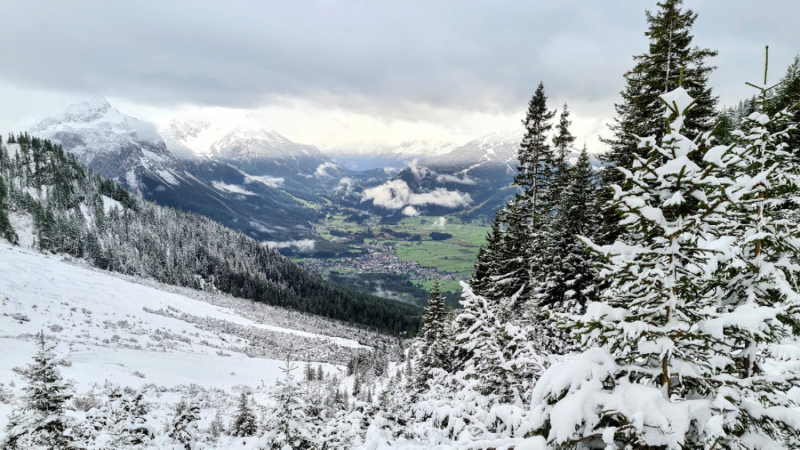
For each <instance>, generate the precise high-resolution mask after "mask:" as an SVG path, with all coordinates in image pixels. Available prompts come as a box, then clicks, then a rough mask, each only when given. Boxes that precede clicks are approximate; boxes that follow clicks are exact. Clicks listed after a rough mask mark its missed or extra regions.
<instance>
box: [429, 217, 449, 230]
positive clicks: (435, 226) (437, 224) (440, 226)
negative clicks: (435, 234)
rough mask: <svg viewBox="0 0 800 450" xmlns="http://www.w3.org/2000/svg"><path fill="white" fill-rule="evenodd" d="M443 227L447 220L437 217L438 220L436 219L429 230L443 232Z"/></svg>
mask: <svg viewBox="0 0 800 450" xmlns="http://www.w3.org/2000/svg"><path fill="white" fill-rule="evenodd" d="M445 225H447V218H446V217H439V218H438V219H436V222H433V225H431V228H432V229H439V230H444V227H445Z"/></svg>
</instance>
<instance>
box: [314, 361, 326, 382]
mask: <svg viewBox="0 0 800 450" xmlns="http://www.w3.org/2000/svg"><path fill="white" fill-rule="evenodd" d="M316 378H317V380H319V381H322V380H324V379H325V372H324V371H323V370H322V364H320V365H318V366H317V375H316Z"/></svg>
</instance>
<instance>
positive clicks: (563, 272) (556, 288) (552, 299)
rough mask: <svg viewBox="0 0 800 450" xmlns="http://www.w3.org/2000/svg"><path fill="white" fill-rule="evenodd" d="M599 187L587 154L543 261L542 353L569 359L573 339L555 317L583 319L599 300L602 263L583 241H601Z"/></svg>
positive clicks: (537, 313) (538, 310)
mask: <svg viewBox="0 0 800 450" xmlns="http://www.w3.org/2000/svg"><path fill="white" fill-rule="evenodd" d="M596 186H597V183H596V180H595V174H594V170H593V168H592V165H591V163H590V161H589V154H588V152H587V151H586V148H585V147H584V149H583V150H582V151H581V153H580V156H579V158H578V161H577V163H576V164H575V167H574V168H572V170H571V171H570V173H569V177H568V180H567V186H566V188H565V192H564V193H563V195H562V196H561V202H560V204H559V207H558V209H557V211H556V213H555V216H554V218H553V220H552V224H551V226H550V227H549V229H548V233H547V244H546V249H545V251H544V255H545V257H543V258H542V259H541V262H540V264H541V270H540V273H541V275H540V282H539V283H538V284H537V285H536V292H535V293H534V294H535V299H536V301H535V302H534V303H533V305H532V306H531V307H532V309H533V311H532V313H533V318H534V319H533V320H534V321H535V322H536V328H535V332H536V333H537V334H538V335H539V340H540V342H541V343H542V344H543V347H542V348H540V349H539V351H540V352H542V353H563V352H565V351H567V350H568V349H569V347H570V343H569V339H568V336H566V334H565V332H564V331H563V330H559V329H558V328H557V327H556V326H555V322H554V321H553V320H552V319H551V318H550V317H549V316H548V314H549V313H553V312H556V313H566V312H572V313H579V312H582V311H583V309H584V307H585V305H586V304H587V303H589V302H592V301H594V300H597V298H598V295H599V292H600V289H599V288H598V283H599V274H598V270H597V268H596V267H595V266H596V262H595V261H594V258H593V257H592V255H590V254H589V252H588V251H587V250H586V246H585V245H584V244H583V243H582V242H581V241H580V240H578V236H585V237H595V233H597V231H598V226H599V220H598V217H597V216H598V212H599V205H598V204H597V187H596Z"/></svg>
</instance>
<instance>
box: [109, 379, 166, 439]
mask: <svg viewBox="0 0 800 450" xmlns="http://www.w3.org/2000/svg"><path fill="white" fill-rule="evenodd" d="M147 411H148V405H147V403H146V402H145V400H144V393H143V392H142V391H141V390H138V391H136V392H133V393H132V394H127V393H126V394H124V395H123V396H122V398H121V399H120V401H119V416H120V420H119V421H118V429H117V431H116V433H115V434H116V439H115V441H114V444H115V446H116V447H118V448H131V449H135V448H143V447H145V446H146V445H147V444H148V442H150V441H151V440H153V438H155V435H156V433H155V430H154V429H153V428H152V427H151V426H150V425H148V424H147V417H146V416H147Z"/></svg>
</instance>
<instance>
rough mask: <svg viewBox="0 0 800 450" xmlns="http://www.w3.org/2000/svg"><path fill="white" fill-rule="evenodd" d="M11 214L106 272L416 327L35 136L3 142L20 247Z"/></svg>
mask: <svg viewBox="0 0 800 450" xmlns="http://www.w3.org/2000/svg"><path fill="white" fill-rule="evenodd" d="M209 201H213V200H209ZM9 215H11V216H20V215H23V216H24V215H27V216H29V217H30V218H32V222H33V239H34V242H35V244H34V245H35V247H37V248H38V249H40V250H42V251H47V252H54V253H65V254H69V255H72V256H74V257H77V258H84V259H85V260H86V261H87V262H89V264H91V265H93V266H96V267H99V268H102V269H105V270H111V271H115V272H121V273H125V274H133V275H139V276H144V277H150V278H154V279H156V280H158V281H161V282H164V283H169V284H175V285H179V286H190V287H194V288H197V289H215V290H219V291H222V292H226V293H230V294H232V295H234V296H237V297H242V298H246V299H252V300H256V301H259V302H264V303H268V304H271V305H277V306H283V307H287V308H293V309H296V310H299V311H302V312H307V313H311V314H318V315H322V316H325V317H329V318H333V319H338V320H342V321H346V322H351V323H355V324H360V325H364V326H369V327H375V328H379V329H382V330H387V331H391V332H395V333H400V332H407V331H412V332H413V330H415V329H416V326H417V320H418V319H417V318H416V317H415V315H416V313H417V311H416V309H415V308H414V307H412V306H409V305H403V304H400V303H397V302H393V301H390V300H385V299H381V298H378V297H374V296H370V295H367V294H362V293H359V292H354V291H349V290H346V289H343V288H340V287H336V286H332V285H330V284H328V283H326V282H325V281H323V280H321V279H320V278H318V277H317V276H315V275H311V274H308V273H307V272H305V271H304V270H302V269H300V268H299V267H297V266H296V265H295V264H293V263H292V262H290V261H288V260H287V259H285V258H283V257H282V256H280V255H279V254H278V253H277V252H276V251H274V250H271V249H268V248H266V247H265V246H264V245H262V244H260V243H259V242H257V241H255V240H253V239H251V238H248V237H246V236H244V235H242V234H240V233H237V232H234V231H232V230H230V229H228V228H225V227H223V226H221V225H219V224H218V223H216V222H213V221H211V220H209V219H207V218H204V217H201V216H198V215H195V214H190V213H185V212H182V211H179V210H176V209H172V208H166V207H162V206H158V205H156V204H154V203H151V202H148V201H144V200H142V199H141V198H139V197H137V196H134V195H131V194H130V193H129V192H128V191H127V190H125V189H124V188H122V187H121V186H119V185H118V184H116V183H114V182H111V181H109V180H106V179H104V178H102V177H100V176H98V175H96V174H93V173H92V172H91V171H90V170H88V169H87V168H86V167H84V166H82V165H81V164H79V163H78V162H77V160H76V159H75V157H74V156H72V155H70V154H66V153H65V152H64V151H63V150H62V148H61V147H60V146H58V145H54V144H52V143H51V142H50V141H48V140H43V139H38V138H36V137H33V136H29V135H27V134H24V135H20V136H13V135H12V136H10V137H9V139H8V143H7V144H5V145H0V229H2V232H3V233H4V234H5V236H6V237H7V238H8V239H9V240H10V241H12V242H15V241H16V240H17V239H18V238H17V236H16V233H15V231H14V229H13V228H12V225H11V223H10V222H9ZM18 231H19V233H22V232H24V231H25V230H18Z"/></svg>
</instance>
